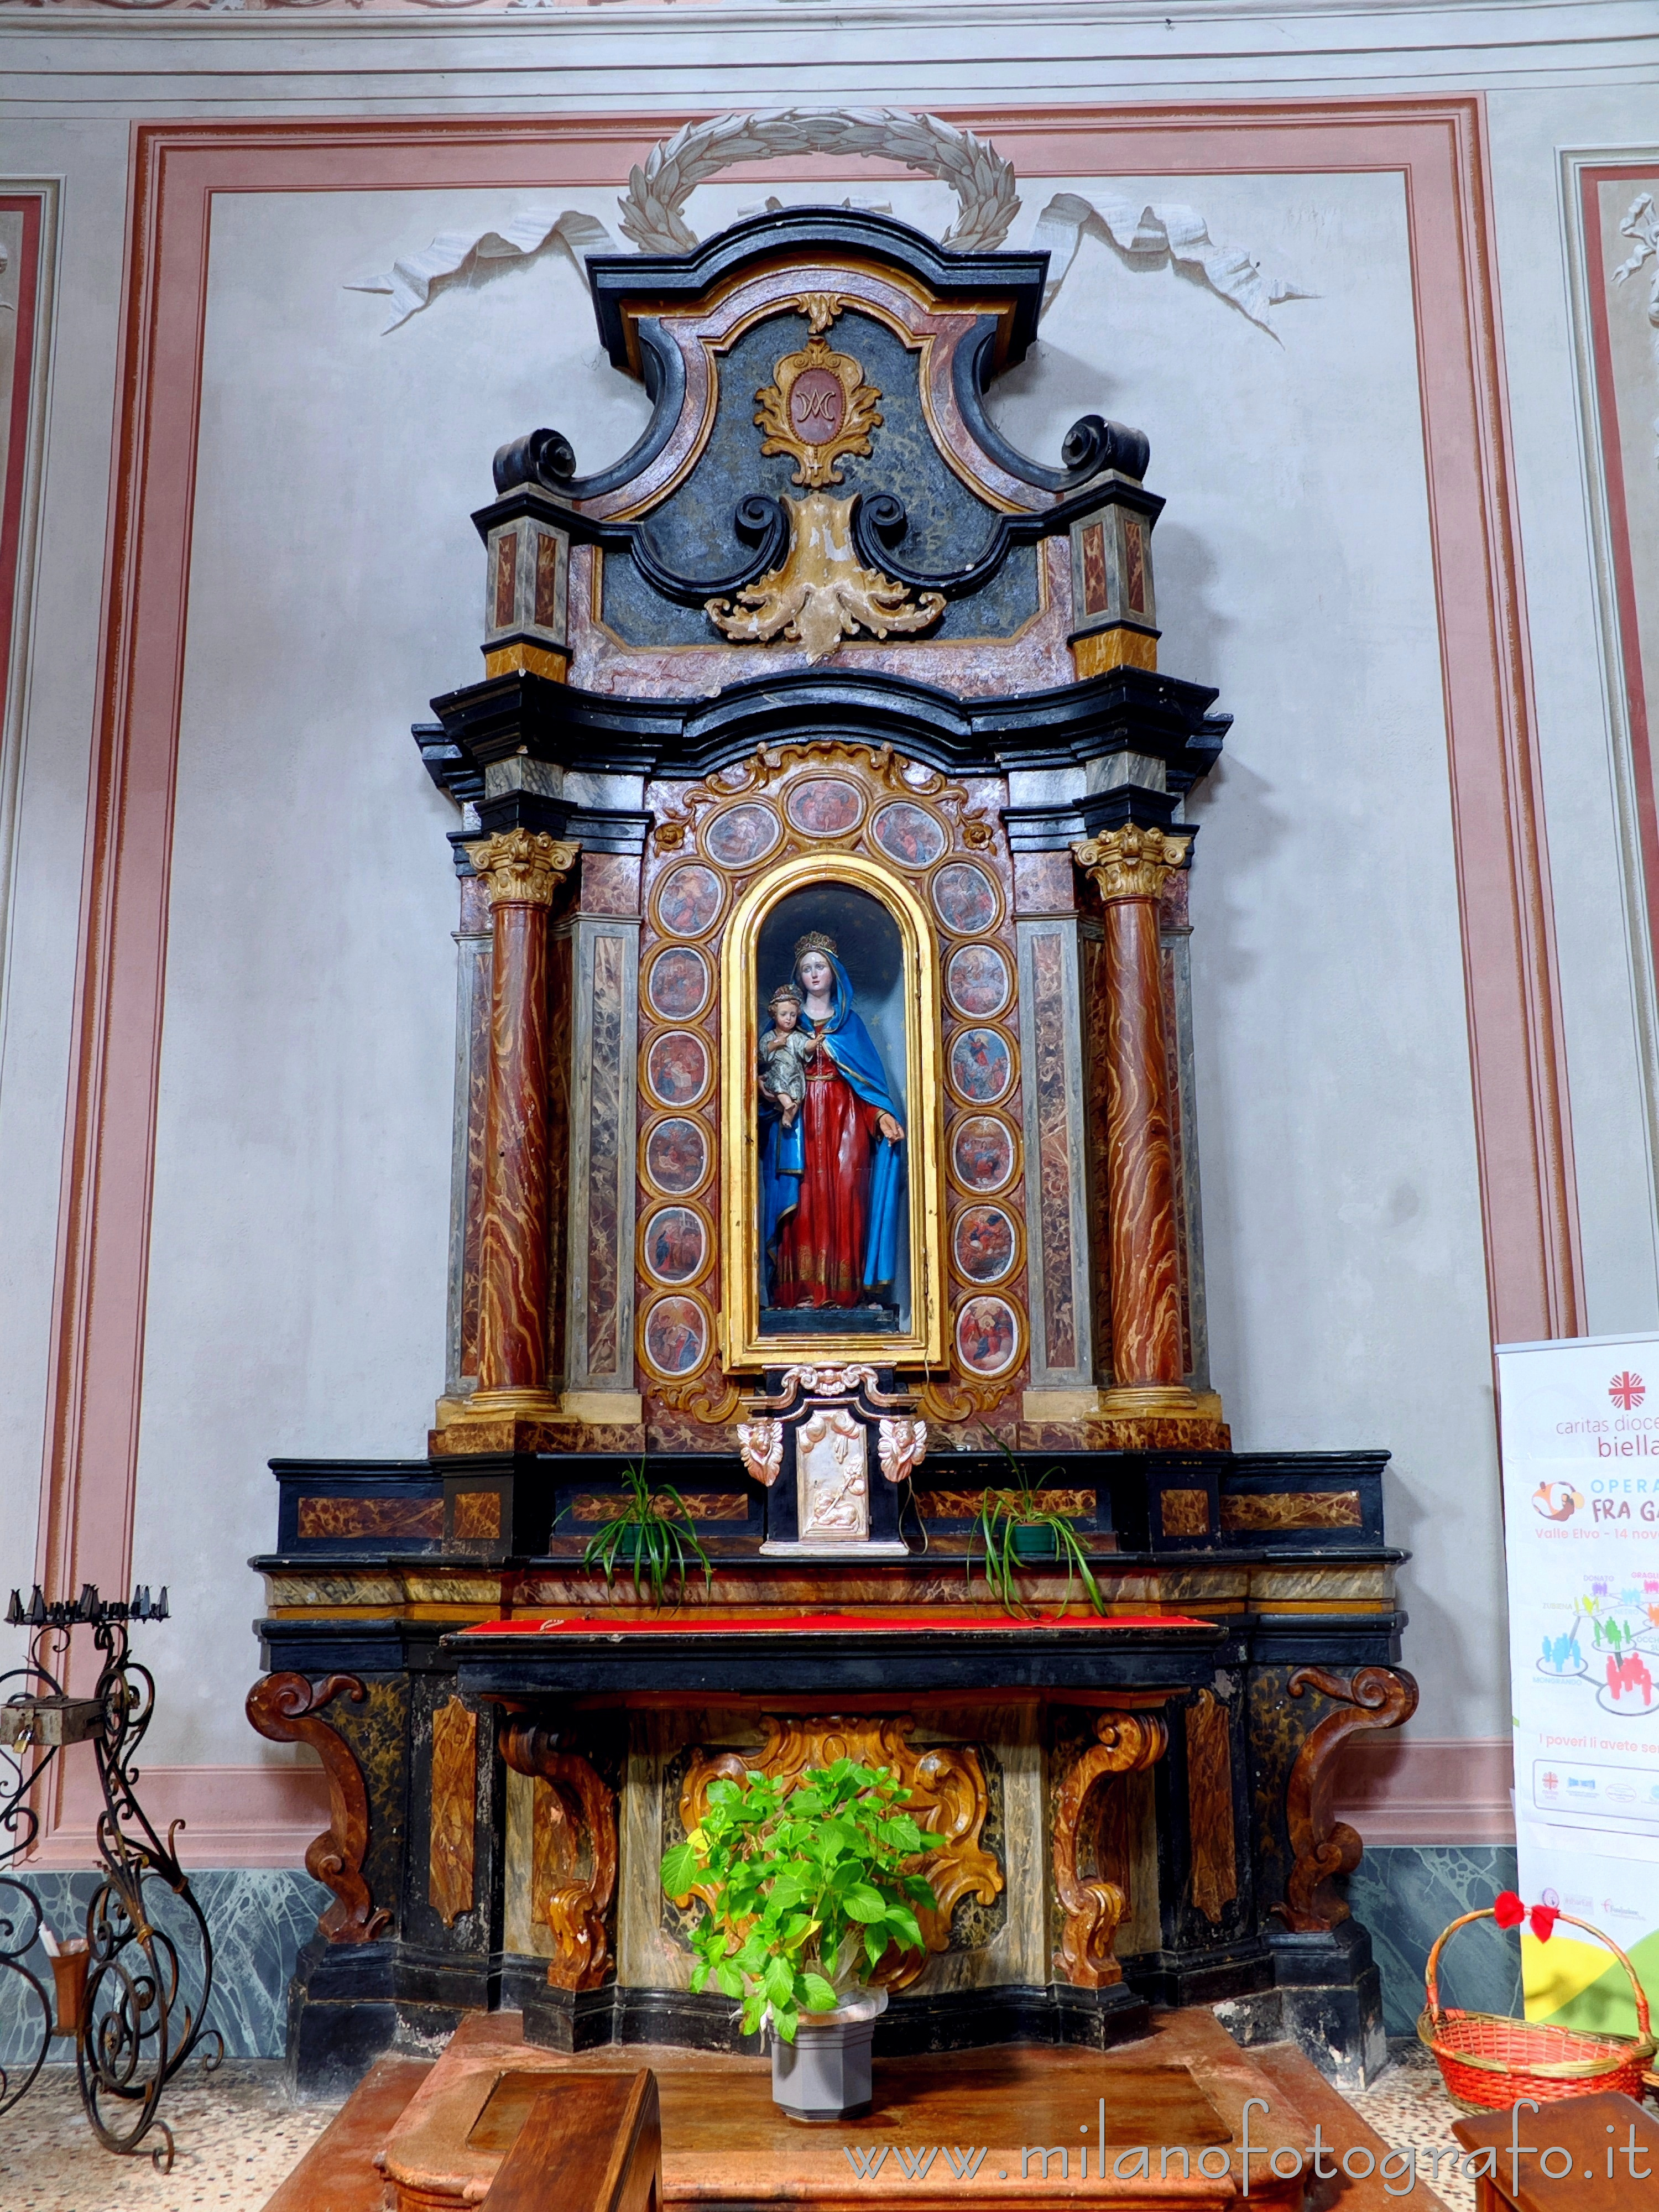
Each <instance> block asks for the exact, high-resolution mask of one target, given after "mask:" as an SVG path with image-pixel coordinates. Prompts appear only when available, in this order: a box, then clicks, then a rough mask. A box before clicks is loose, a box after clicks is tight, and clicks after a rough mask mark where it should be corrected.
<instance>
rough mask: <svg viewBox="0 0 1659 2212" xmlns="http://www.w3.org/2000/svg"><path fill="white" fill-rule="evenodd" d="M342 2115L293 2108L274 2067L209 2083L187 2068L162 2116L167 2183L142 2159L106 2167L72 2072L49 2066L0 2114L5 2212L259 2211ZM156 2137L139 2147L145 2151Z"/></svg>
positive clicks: (256, 2065)
mask: <svg viewBox="0 0 1659 2212" xmlns="http://www.w3.org/2000/svg"><path fill="white" fill-rule="evenodd" d="M338 2109H339V2107H338V2105H337V2104H314V2105H313V2104H303V2105H296V2104H295V2102H294V2101H293V2100H292V2099H291V2098H290V2097H289V2091H288V2086H287V2083H286V2082H285V2081H284V2079H283V2064H282V2061H281V2060H280V2059H274V2058H240V2059H238V2058H232V2059H227V2060H226V2062H225V2063H224V2064H223V2065H222V2067H220V2069H219V2070H218V2071H217V2073H216V2074H204V2073H202V2071H201V2070H200V2069H199V2068H197V2067H193V2066H186V2067H185V2070H184V2072H183V2073H182V2074H181V2075H179V2079H178V2080H177V2081H174V2082H173V2084H172V2086H171V2087H169V2088H168V2090H167V2095H166V2097H165V2098H164V2099H163V2100H162V2105H161V2115H162V2118H165V2119H166V2120H167V2121H168V2123H169V2124H170V2125H171V2127H172V2129H173V2140H174V2145H175V2149H174V2155H173V2171H172V2172H171V2173H158V2172H156V2171H155V2166H154V2165H153V2164H152V2163H151V2161H150V2160H149V2157H148V2156H147V2155H145V2154H144V2153H143V2151H140V2153H139V2154H137V2156H136V2157H132V2158H112V2157H111V2155H110V2154H109V2153H108V2152H107V2151H106V2150H105V2149H103V2148H101V2147H100V2144H99V2142H98V2141H97V2139H96V2137H95V2136H94V2135H93V2132H92V2130H91V2129H90V2128H89V2127H88V2125H87V2121H86V2116H85V2114H84V2113H83V2112H82V2110H81V2097H80V2092H79V2090H78V2089H77V2088H76V2081H75V2069H74V2068H73V2067H72V2066H52V2067H47V2068H46V2069H44V2070H43V2071H42V2073H41V2075H40V2079H39V2080H38V2081H36V2082H35V2085H34V2087H33V2088H32V2089H31V2090H30V2091H29V2093H28V2094H27V2096H26V2097H25V2098H24V2099H23V2100H22V2101H21V2103H20V2104H18V2105H16V2106H14V2107H13V2109H12V2110H11V2111H10V2112H7V2113H5V2114H4V2115H3V2116H0V2207H3V2212H194V2208H195V2207H197V2206H208V2205H211V2206H214V2207H216V2208H219V2212H259V2207H260V2206H261V2205H263V2204H264V2202H265V2199H266V2198H267V2197H270V2195H271V2193H272V2191H274V2190H275V2189H276V2185H277V2183H278V2182H279V2181H281V2180H282V2179H283V2178H284V2176H285V2175H287V2174H288V2173H289V2172H292V2170H293V2168H294V2167H295V2166H297V2165H298V2164H299V2162H300V2160H301V2158H302V2157H303V2156H304V2155H305V2154H306V2152H307V2150H309V2149H310V2148H311V2146H312V2144H313V2142H315V2141H316V2139H317V2137H318V2136H319V2135H321V2133H322V2131H323V2130H324V2129H325V2127H326V2126H327V2125H328V2124H329V2122H330V2121H331V2119H332V2118H333V2117H334V2115H335V2113H336V2112H337V2111H338ZM151 2139H152V2137H148V2136H147V2137H146V2138H145V2141H146V2142H147V2143H148V2142H149V2141H150V2140H151Z"/></svg>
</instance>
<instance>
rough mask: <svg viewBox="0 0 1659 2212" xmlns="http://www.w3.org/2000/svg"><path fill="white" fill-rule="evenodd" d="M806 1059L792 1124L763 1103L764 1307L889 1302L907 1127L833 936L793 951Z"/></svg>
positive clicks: (812, 936) (807, 940)
mask: <svg viewBox="0 0 1659 2212" xmlns="http://www.w3.org/2000/svg"><path fill="white" fill-rule="evenodd" d="M794 976H795V981H796V982H797V983H798V984H799V987H800V990H801V994H802V997H803V999H804V1000H805V1021H804V1022H803V1024H802V1027H803V1029H804V1030H805V1031H806V1033H807V1034H808V1035H809V1036H811V1038H812V1040H813V1042H814V1043H815V1044H816V1046H817V1050H816V1051H815V1052H814V1053H813V1054H812V1055H811V1059H810V1060H807V1061H806V1062H805V1076H806V1093H805V1098H804V1100H803V1101H802V1103H801V1109H800V1114H799V1119H798V1122H797V1125H796V1128H795V1129H794V1130H793V1131H789V1132H786V1131H785V1129H784V1127H783V1122H782V1118H781V1114H780V1112H779V1109H778V1108H777V1106H776V1105H775V1103H771V1102H769V1100H768V1099H767V1097H765V1095H764V1094H763V1096H762V1098H761V1117H762V1133H761V1213H762V1224H761V1225H762V1233H763V1239H764V1248H765V1253H766V1266H767V1270H768V1276H769V1282H768V1291H769V1295H768V1297H767V1300H766V1303H767V1304H769V1305H770V1306H784V1307H801V1306H818V1307H822V1306H864V1305H885V1304H888V1303H889V1302H890V1299H891V1297H892V1288H893V1279H894V1277H895V1275H896V1273H897V1269H898V1230H899V1211H900V1200H901V1198H902V1194H903V1190H904V1128H903V1125H902V1122H901V1121H900V1120H899V1115H898V1108H897V1106H896V1103H895V1102H894V1099H893V1096H892V1092H891V1091H890V1089H889V1087H888V1082H887V1072H886V1070H885V1068H884V1066H882V1060H881V1054H880V1053H879V1052H878V1050H877V1049H876V1047H875V1045H874V1043H873V1042H872V1039H871V1036H870V1032H869V1030H867V1029H866V1027H865V1025H864V1023H863V1021H862V1020H861V1019H860V1016H859V1014H858V1012H857V1011H856V1010H855V1008H854V1004H853V986H852V984H851V983H850V982H849V981H848V975H847V970H846V969H844V968H843V967H842V964H841V959H840V957H839V955H838V954H837V952H836V942H835V939H833V938H830V937H826V936H824V935H823V934H822V933H821V932H819V931H817V930H814V931H812V932H811V933H809V934H808V935H807V936H805V937H803V938H801V939H799V942H798V943H797V945H796V946H795V960H794Z"/></svg>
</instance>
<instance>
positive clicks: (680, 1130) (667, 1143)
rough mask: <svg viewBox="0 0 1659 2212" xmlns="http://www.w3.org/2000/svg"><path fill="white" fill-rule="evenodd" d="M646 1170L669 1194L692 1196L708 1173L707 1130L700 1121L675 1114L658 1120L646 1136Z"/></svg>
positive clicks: (653, 1182)
mask: <svg viewBox="0 0 1659 2212" xmlns="http://www.w3.org/2000/svg"><path fill="white" fill-rule="evenodd" d="M645 1172H646V1176H647V1180H648V1181H649V1182H651V1184H652V1185H653V1188H655V1189H657V1190H659V1191H661V1192H662V1193H663V1194H665V1196H666V1197H669V1198H689V1197H690V1194H691V1193H692V1192H693V1191H695V1190H698V1189H701V1188H702V1184H703V1182H704V1180H705V1179H706V1177H707V1176H708V1131H707V1130H706V1129H705V1128H704V1127H703V1126H702V1122H701V1121H692V1120H691V1119H690V1117H689V1116H686V1115H675V1116H674V1117H673V1118H672V1119H671V1120H670V1121H659V1122H658V1123H657V1125H656V1127H654V1128H653V1130H652V1131H651V1132H650V1133H649V1134H648V1135H647V1138H646V1140H645Z"/></svg>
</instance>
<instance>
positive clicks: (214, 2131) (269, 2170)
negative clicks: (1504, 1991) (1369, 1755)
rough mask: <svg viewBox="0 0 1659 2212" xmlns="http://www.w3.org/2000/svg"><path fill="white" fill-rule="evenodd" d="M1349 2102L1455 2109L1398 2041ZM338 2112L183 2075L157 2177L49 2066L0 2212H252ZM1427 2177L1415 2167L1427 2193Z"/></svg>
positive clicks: (249, 2080) (1369, 2117)
mask: <svg viewBox="0 0 1659 2212" xmlns="http://www.w3.org/2000/svg"><path fill="white" fill-rule="evenodd" d="M1349 2101H1350V2102H1351V2103H1352V2105H1354V2106H1355V2107H1356V2108H1357V2109H1358V2112H1360V2113H1361V2114H1362V2115H1363V2117H1364V2118H1365V2120H1366V2121H1367V2122H1368V2123H1369V2124H1370V2126H1371V2127H1373V2128H1374V2129H1375V2130H1376V2132H1377V2134H1378V2135H1379V2136H1382V2137H1383V2141H1384V2142H1387V2143H1388V2144H1389V2147H1390V2148H1405V2147H1406V2146H1407V2145H1408V2144H1410V2145H1413V2146H1414V2147H1415V2148H1417V2150H1418V2152H1419V2158H1420V2157H1421V2154H1422V2153H1423V2152H1424V2151H1425V2150H1428V2151H1432V2150H1433V2149H1434V2148H1437V2147H1443V2146H1445V2145H1446V2144H1448V2143H1449V2142H1451V2133H1450V2124H1451V2122H1452V2120H1453V2119H1454V2118H1455V2117H1456V2115H1455V2111H1454V2108H1453V2106H1452V2105H1451V2104H1450V2102H1449V2100H1448V2099H1447V2097H1446V2096H1445V2094H1444V2093H1443V2090H1442V2088H1441V2087H1440V2077H1439V2075H1438V2074H1437V2072H1436V2070H1435V2066H1434V2062H1433V2060H1432V2059H1431V2057H1429V2055H1428V2053H1427V2052H1426V2051H1423V2050H1421V2049H1420V2048H1419V2046H1417V2045H1396V2046H1395V2057H1394V2059H1393V2062H1392V2063H1390V2065H1389V2069H1388V2071H1387V2072H1386V2073H1385V2074H1383V2075H1380V2076H1379V2077H1378V2079H1377V2081H1376V2082H1375V2083H1374V2084H1373V2085H1372V2087H1370V2089H1369V2090H1367V2091H1365V2092H1364V2093H1362V2094H1355V2095H1353V2096H1352V2097H1351V2099H1350V2100H1349ZM163 2110H164V2112H165V2113H166V2114H167V2116H169V2117H170V2119H171V2122H172V2125H173V2135H174V2138H175V2142H176V2146H177V2148H176V2152H175V2155H174V2159H173V2171H172V2172H171V2173H158V2172H156V2171H155V2167H154V2166H153V2165H152V2164H151V2162H150V2160H149V2159H148V2158H147V2157H143V2156H140V2157H137V2158H131V2159H125V2158H124V2159H116V2158H112V2157H111V2156H110V2155H109V2154H108V2153H107V2152H106V2151H104V2150H102V2149H100V2148H99V2146H98V2144H97V2142H95V2141H94V2138H93V2136H92V2134H91V2132H90V2130H88V2126H87V2124H86V2120H85V2118H84V2117H83V2116H82V2111H81V2100H80V2097H79V2095H78V2093H77V2092H76V2087H75V2075H74V2070H73V2069H72V2068H69V2067H63V2066H55V2067H52V2068H50V2069H47V2070H46V2072H45V2073H43V2074H42V2075H41V2077H40V2080H39V2081H37V2082H36V2083H35V2085H34V2087H33V2089H31V2090H30V2092H29V2093H28V2095H27V2097H26V2098H25V2099H24V2100H23V2102H22V2103H21V2104H20V2105H19V2106H16V2107H15V2110H14V2111H12V2112H8V2113H6V2114H5V2115H4V2116H3V2117H0V2207H3V2212H192V2208H194V2207H197V2206H214V2207H217V2208H220V2212H259V2208H260V2207H261V2206H262V2205H263V2204H264V2202H265V2200H266V2198H267V2197H270V2195H271V2193H272V2191H274V2190H275V2189H276V2185H277V2184H278V2182H280V2181H281V2180H282V2179H283V2178H284V2177H285V2176H286V2175H287V2174H288V2173H289V2172H291V2171H292V2169H293V2168H294V2166H296V2165H297V2164H298V2162H299V2160H300V2159H301V2157H302V2156H303V2154H305V2152H306V2151H307V2149H309V2148H310V2147H311V2145H312V2143H313V2142H314V2141H315V2140H316V2138H317V2137H318V2136H319V2135H320V2134H321V2133H322V2131H323V2130H324V2129H325V2127H326V2126H327V2125H328V2123H329V2121H330V2120H331V2118H333V2116H334V2113H335V2112H336V2111H337V2106H335V2105H332V2104H303V2105H296V2104H295V2103H294V2102H293V2101H292V2100H290V2098H289V2093H288V2090H287V2087H286V2085H285V2083H284V2081H283V2068H282V2065H281V2063H280V2062H278V2061H276V2060H273V2059H231V2060H228V2061H227V2062H226V2063H225V2064H224V2065H223V2066H222V2067H221V2068H220V2069H219V2071H218V2072H217V2074H216V2075H202V2074H200V2073H198V2072H195V2071H194V2070H193V2069H186V2075H185V2078H183V2079H181V2080H180V2081H176V2082H175V2083H174V2084H173V2087H172V2088H171V2089H169V2091H168V2092H167V2102H166V2105H165V2106H164V2107H163ZM1429 2171H1430V2166H1429V2161H1428V2160H1426V2159H1424V2160H1422V2164H1421V2167H1420V2172H1421V2175H1422V2179H1423V2181H1424V2183H1425V2185H1428V2177H1429ZM1437 2191H1438V2194H1439V2196H1440V2198H1441V2201H1442V2202H1443V2203H1444V2204H1445V2205H1446V2206H1447V2207H1448V2212H1474V2185H1473V2184H1471V2183H1469V2182H1465V2181H1461V2180H1458V2179H1453V2178H1451V2177H1449V2175H1448V2173H1447V2171H1446V2162H1445V2161H1444V2160H1443V2161H1442V2164H1441V2169H1440V2179H1439V2181H1438V2184H1437ZM1410 2201H1411V2200H1410V2198H1409V2197H1403V2198H1402V2202H1405V2203H1410ZM1421 2201H1422V2200H1421V2198H1420V2197H1419V2202H1421Z"/></svg>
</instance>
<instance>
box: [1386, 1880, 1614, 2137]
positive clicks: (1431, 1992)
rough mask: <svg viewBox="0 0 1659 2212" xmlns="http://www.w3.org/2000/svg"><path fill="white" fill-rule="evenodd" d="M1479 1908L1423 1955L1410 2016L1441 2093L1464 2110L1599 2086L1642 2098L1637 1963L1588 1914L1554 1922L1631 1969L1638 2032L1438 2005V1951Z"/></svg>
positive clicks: (1497, 2108) (1481, 1916) (1543, 2099)
mask: <svg viewBox="0 0 1659 2212" xmlns="http://www.w3.org/2000/svg"><path fill="white" fill-rule="evenodd" d="M1493 1917H1495V1916H1494V1914H1493V1912H1492V1908H1491V1906H1490V1905H1488V1906H1487V1908H1486V1911H1484V1912H1466V1913H1465V1914H1464V1915H1463V1917H1462V1919H1461V1920H1454V1921H1453V1922H1452V1924H1451V1926H1450V1927H1449V1928H1448V1929H1445V1930H1444V1931H1443V1933H1442V1935H1441V1936H1440V1937H1439V1938H1438V1940H1437V1942H1436V1944H1435V1947H1434V1948H1433V1950H1432V1951H1431V1952H1430V1954H1429V1963H1428V1967H1427V1970H1426V1972H1425V1981H1426V1983H1427V1984H1428V2003H1427V2005H1426V2006H1425V2008H1424V2010H1423V2012H1422V2014H1421V2015H1419V2020H1418V2023H1417V2033H1418V2037H1419V2040H1420V2041H1422V2042H1424V2043H1425V2044H1427V2045H1428V2047H1429V2049H1430V2050H1431V2051H1433V2053H1434V2055H1435V2057H1436V2058H1437V2060H1438V2062H1439V2065H1440V2071H1441V2075H1442V2076H1443V2079H1444V2081H1445V2084H1446V2089H1447V2093H1448V2094H1449V2096H1450V2098H1451V2100H1452V2101H1453V2103H1454V2104H1457V2105H1461V2106H1462V2108H1463V2109H1464V2111H1465V2112H1503V2111H1504V2110H1505V2109H1506V2108H1507V2107H1508V2106H1510V2105H1512V2104H1514V2102H1515V2101H1516V2099H1517V2098H1518V2097H1535V2098H1536V2099H1537V2100H1538V2101H1539V2103H1540V2104H1546V2103H1548V2102H1550V2101H1552V2100H1554V2099H1556V2098H1558V2097H1587V2096H1589V2095H1590V2094H1591V2093H1593V2092H1594V2091H1595V2090H1598V2089H1619V2090H1622V2091H1623V2092H1624V2093H1625V2095H1626V2096H1627V2097H1633V2098H1635V2100H1636V2101H1637V2103H1638V2104H1640V2102H1641V2101H1642V2084H1643V2070H1644V2068H1645V2067H1646V2066H1647V2064H1648V2063H1649V2061H1650V2059H1651V2058H1652V2057H1653V2056H1654V2051H1655V2044H1654V2039H1653V2036H1652V2034H1651V2033H1650V2027H1649V2018H1648V2000H1647V1992H1646V1991H1645V1990H1644V1989H1643V1987H1642V1984H1641V1983H1640V1982H1639V1981H1638V1978H1637V1974H1636V1969H1635V1967H1634V1966H1632V1964H1631V1962H1630V1960H1628V1959H1627V1958H1626V1956H1625V1954H1624V1953H1623V1952H1622V1951H1621V1950H1620V1948H1619V1946H1618V1945H1617V1944H1616V1943H1615V1942H1613V1939H1612V1938H1611V1937H1610V1936H1604V1935H1603V1934H1602V1933H1601V1929H1599V1928H1593V1927H1591V1925H1590V1923H1589V1921H1588V1920H1575V1919H1574V1918H1573V1917H1572V1915H1571V1913H1569V1912H1564V1913H1562V1914H1561V1915H1560V1916H1559V1919H1558V1920H1557V1923H1556V1924H1557V1926H1558V1927H1565V1928H1582V1929H1583V1930H1584V1932H1585V1934H1586V1935H1587V1936H1595V1940H1596V1942H1598V1943H1605V1944H1606V1945H1607V1948H1608V1950H1609V1951H1611V1952H1612V1954H1613V1957H1614V1958H1615V1959H1617V1960H1618V1961H1619V1963H1620V1966H1622V1967H1623V1968H1624V1970H1625V1972H1626V1973H1627V1974H1628V1975H1629V1976H1630V1985H1631V1988H1632V1990H1634V1991H1635V1994H1636V2026H1637V2034H1636V2036H1635V2038H1634V2039H1632V2038H1631V2037H1630V2036H1627V2035H1587V2034H1584V2033H1582V2032H1581V2031H1580V2030H1579V2029H1577V2028H1571V2027H1551V2026H1549V2025H1548V2024H1547V2022H1542V2021H1541V2022H1538V2023H1535V2024H1534V2022H1532V2021H1524V2020H1506V2019H1504V2017H1503V2016H1502V2015H1500V2014H1498V2013H1492V2012H1460V2011H1458V2010H1457V2009H1456V2008H1455V2007H1449V2008H1446V2009H1445V2010H1442V2008H1441V2004H1440V1978H1439V1969H1440V1954H1441V1952H1442V1951H1443V1949H1444V1948H1445V1945H1446V1941H1447V1938H1448V1937H1449V1936H1455V1935H1456V1933H1457V1931H1458V1929H1460V1928H1467V1927H1468V1925H1469V1923H1470V1922H1471V1921H1474V1920H1491V1919H1492V1918H1493Z"/></svg>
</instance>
